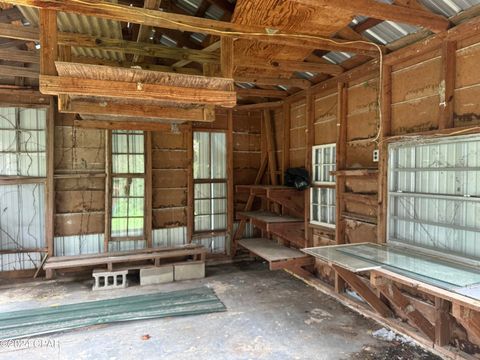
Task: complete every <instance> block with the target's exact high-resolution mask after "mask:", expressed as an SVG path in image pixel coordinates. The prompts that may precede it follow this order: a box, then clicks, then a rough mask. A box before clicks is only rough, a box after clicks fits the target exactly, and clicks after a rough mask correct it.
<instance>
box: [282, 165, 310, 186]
mask: <svg viewBox="0 0 480 360" xmlns="http://www.w3.org/2000/svg"><path fill="white" fill-rule="evenodd" d="M284 176H285V177H284V179H285V186H289V187H294V188H296V189H297V190H305V189H307V188H308V187H309V186H310V176H309V174H308V171H307V169H305V168H289V169H287V170H286V171H285V174H284Z"/></svg>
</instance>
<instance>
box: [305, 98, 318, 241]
mask: <svg viewBox="0 0 480 360" xmlns="http://www.w3.org/2000/svg"><path fill="white" fill-rule="evenodd" d="M305 102H306V109H305V117H306V123H307V134H306V136H307V144H306V149H305V168H306V169H307V171H308V173H309V174H310V176H312V169H313V167H312V147H313V144H314V142H315V129H314V125H313V122H314V121H315V119H314V118H315V110H314V109H315V108H314V107H315V104H314V97H313V96H312V92H311V90H310V89H307V91H306V98H305ZM310 191H311V190H309V191H304V201H305V210H304V221H305V222H304V228H305V229H304V234H305V247H308V246H309V243H310V239H311V235H310V226H309V224H310V216H311V214H310Z"/></svg>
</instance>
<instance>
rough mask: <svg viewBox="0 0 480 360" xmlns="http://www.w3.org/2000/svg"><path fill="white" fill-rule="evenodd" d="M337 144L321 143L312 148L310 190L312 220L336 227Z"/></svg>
mask: <svg viewBox="0 0 480 360" xmlns="http://www.w3.org/2000/svg"><path fill="white" fill-rule="evenodd" d="M335 163H336V145H335V144H328V145H319V146H314V147H313V148H312V170H313V174H312V179H313V187H312V189H311V192H310V222H311V223H312V224H317V225H322V226H326V227H335V211H336V210H335V203H336V198H335V197H336V195H335V177H334V176H333V175H331V174H330V172H331V171H335Z"/></svg>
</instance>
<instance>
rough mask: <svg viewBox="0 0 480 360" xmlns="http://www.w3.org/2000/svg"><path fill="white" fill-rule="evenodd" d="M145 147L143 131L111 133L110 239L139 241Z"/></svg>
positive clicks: (143, 191) (141, 220) (142, 233)
mask: <svg viewBox="0 0 480 360" xmlns="http://www.w3.org/2000/svg"><path fill="white" fill-rule="evenodd" d="M144 216H145V146H144V134H143V131H114V132H112V223H111V239H112V240H143V239H144V237H145V231H144V228H145V226H144Z"/></svg>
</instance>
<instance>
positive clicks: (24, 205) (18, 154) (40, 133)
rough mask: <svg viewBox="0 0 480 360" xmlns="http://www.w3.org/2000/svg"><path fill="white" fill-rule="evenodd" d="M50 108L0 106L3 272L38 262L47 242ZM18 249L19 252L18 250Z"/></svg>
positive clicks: (0, 239)
mask: <svg viewBox="0 0 480 360" xmlns="http://www.w3.org/2000/svg"><path fill="white" fill-rule="evenodd" d="M46 118H47V109H25V108H13V107H7V108H0V178H3V179H8V180H9V183H8V185H7V184H5V185H0V206H1V211H0V250H2V251H9V252H11V254H4V255H0V271H5V270H20V269H27V268H33V267H34V266H38V262H39V259H40V255H41V249H43V248H45V247H46V244H45V218H44V214H45V211H44V206H45V205H44V204H45V181H46V179H45V176H46V168H47V165H46V130H45V129H46ZM16 251H18V253H16Z"/></svg>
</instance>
